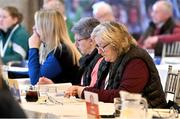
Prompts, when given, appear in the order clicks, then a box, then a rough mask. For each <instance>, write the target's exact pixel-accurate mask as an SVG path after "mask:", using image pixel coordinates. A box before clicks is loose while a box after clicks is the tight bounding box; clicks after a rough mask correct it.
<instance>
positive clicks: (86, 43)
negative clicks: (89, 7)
mask: <svg viewBox="0 0 180 119" xmlns="http://www.w3.org/2000/svg"><path fill="white" fill-rule="evenodd" d="M99 24H100V22H99V21H98V20H97V19H95V18H91V17H84V18H82V19H80V20H79V21H78V22H77V23H76V24H75V25H74V26H73V27H72V29H71V31H72V32H73V33H74V36H75V44H76V47H77V48H78V49H79V51H80V52H81V54H82V55H83V56H82V57H81V58H80V61H79V63H80V70H79V75H80V77H81V85H82V86H90V87H92V86H94V84H95V83H96V80H97V72H98V67H99V64H100V62H101V61H102V56H101V55H100V54H98V50H97V49H96V42H95V41H94V40H92V39H91V33H92V31H93V29H94V28H95V27H96V26H97V25H99ZM51 83H52V82H51V81H50V79H47V78H44V77H43V78H40V79H39V82H38V84H51Z"/></svg>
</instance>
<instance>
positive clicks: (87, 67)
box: [80, 49, 102, 86]
mask: <svg viewBox="0 0 180 119" xmlns="http://www.w3.org/2000/svg"><path fill="white" fill-rule="evenodd" d="M101 57H102V56H101V55H99V54H98V50H97V49H94V50H93V52H92V53H91V54H90V55H86V56H84V57H82V58H81V59H80V74H81V76H82V77H83V86H89V85H90V83H91V73H92V71H93V69H94V67H95V65H96V63H97V62H98V60H99V59H100V58H101Z"/></svg>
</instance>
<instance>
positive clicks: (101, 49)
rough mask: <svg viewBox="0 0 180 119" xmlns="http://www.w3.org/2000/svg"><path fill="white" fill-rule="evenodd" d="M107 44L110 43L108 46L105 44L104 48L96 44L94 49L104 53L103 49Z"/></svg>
mask: <svg viewBox="0 0 180 119" xmlns="http://www.w3.org/2000/svg"><path fill="white" fill-rule="evenodd" d="M109 44H110V43H108V44H106V45H104V46H102V47H100V46H99V45H97V44H96V48H97V49H98V50H100V51H102V52H105V50H104V49H105V48H106V47H107V46H108V45H109Z"/></svg>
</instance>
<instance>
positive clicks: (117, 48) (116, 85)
mask: <svg viewBox="0 0 180 119" xmlns="http://www.w3.org/2000/svg"><path fill="white" fill-rule="evenodd" d="M91 38H92V39H94V40H95V42H96V47H97V49H98V53H99V54H101V55H102V56H103V58H104V60H103V61H102V63H101V64H100V66H99V72H98V80H97V82H96V84H95V86H94V87H81V86H72V87H70V88H69V89H68V90H67V91H66V94H65V95H66V96H77V95H78V96H79V97H81V98H84V91H90V92H94V93H97V94H98V98H99V100H100V101H104V102H113V100H114V98H115V97H119V96H120V95H119V91H120V90H125V91H128V92H131V93H140V94H142V96H143V97H145V98H146V99H147V102H148V104H149V107H151V108H162V107H166V106H167V103H166V99H165V94H164V92H163V88H162V85H161V81H160V78H159V74H158V71H157V69H156V66H155V64H154V62H153V60H152V58H151V57H150V56H149V54H148V53H147V52H146V51H145V50H143V49H141V48H139V47H138V46H137V44H136V41H135V40H134V38H133V37H132V36H131V35H130V34H129V33H128V31H127V28H126V27H125V26H124V25H122V24H118V23H116V22H113V21H111V22H104V23H101V24H100V25H98V26H97V27H96V28H95V29H94V30H93V32H92V34H91ZM107 63H108V64H109V67H108V65H105V64H107Z"/></svg>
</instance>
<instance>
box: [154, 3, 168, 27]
mask: <svg viewBox="0 0 180 119" xmlns="http://www.w3.org/2000/svg"><path fill="white" fill-rule="evenodd" d="M151 17H152V21H153V22H154V23H155V24H156V25H158V24H161V23H164V22H166V21H167V20H168V18H170V17H171V12H170V11H168V9H167V8H166V6H165V5H164V4H162V3H160V2H159V3H156V4H155V5H153V7H152V12H151Z"/></svg>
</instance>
